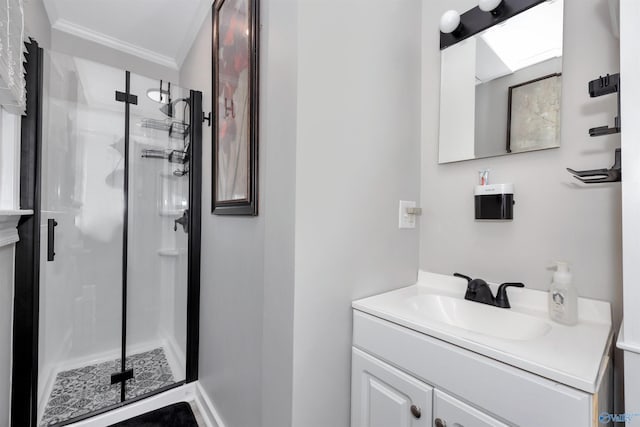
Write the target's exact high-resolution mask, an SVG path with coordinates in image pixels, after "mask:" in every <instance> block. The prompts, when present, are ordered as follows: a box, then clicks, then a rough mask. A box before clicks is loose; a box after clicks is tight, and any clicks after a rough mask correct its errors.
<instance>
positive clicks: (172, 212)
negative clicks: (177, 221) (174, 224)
mask: <svg viewBox="0 0 640 427" xmlns="http://www.w3.org/2000/svg"><path fill="white" fill-rule="evenodd" d="M159 214H160V216H182V215H183V214H184V209H161V210H160V212H159Z"/></svg>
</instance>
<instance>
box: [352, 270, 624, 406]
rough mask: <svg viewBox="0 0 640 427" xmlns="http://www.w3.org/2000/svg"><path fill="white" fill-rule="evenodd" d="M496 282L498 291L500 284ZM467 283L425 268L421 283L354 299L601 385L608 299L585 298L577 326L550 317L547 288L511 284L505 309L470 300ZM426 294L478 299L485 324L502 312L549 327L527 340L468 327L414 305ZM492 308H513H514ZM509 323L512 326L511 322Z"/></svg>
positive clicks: (496, 353)
mask: <svg viewBox="0 0 640 427" xmlns="http://www.w3.org/2000/svg"><path fill="white" fill-rule="evenodd" d="M490 285H491V288H492V291H493V293H494V295H495V292H496V289H497V286H496V285H495V284H490ZM466 287H467V282H466V280H464V279H459V278H456V277H453V276H445V275H440V274H434V273H428V272H424V271H420V273H419V275H418V282H417V283H416V284H415V285H412V286H409V287H406V288H402V289H398V290H395V291H391V292H387V293H384V294H380V295H376V296H372V297H369V298H364V299H360V300H357V301H354V302H353V304H352V306H353V308H354V309H356V310H360V311H363V312H365V313H369V314H371V315H374V316H377V317H380V318H382V319H385V320H388V321H390V322H393V323H396V324H398V325H402V326H405V327H407V328H410V329H412V330H415V331H418V332H421V333H424V334H426V335H429V336H432V337H434V338H438V339H441V340H443V341H446V342H449V343H451V344H454V345H457V346H460V347H463V348H465V349H468V350H471V351H474V352H476V353H479V354H482V355H484V356H487V357H490V358H492V359H495V360H498V361H501V362H504V363H507V364H509V365H512V366H515V367H517V368H520V369H523V370H526V371H529V372H532V373H534V374H537V375H540V376H542V377H545V378H548V379H551V380H553V381H557V382H559V383H562V384H565V385H568V386H571V387H575V388H577V389H580V390H583V391H586V392H588V393H594V392H595V391H596V390H597V387H598V385H599V384H598V383H599V380H600V377H599V371H600V366H601V364H602V362H603V360H604V357H605V356H607V355H606V354H605V353H606V352H608V351H609V347H610V345H611V337H612V334H611V308H610V304H609V303H608V302H604V301H597V300H591V299H586V298H579V302H578V316H579V322H578V324H577V325H575V326H565V325H561V324H559V323H556V322H553V321H552V320H550V319H549V317H548V312H547V295H548V293H547V292H543V291H537V290H532V289H527V288H524V289H518V288H509V289H508V295H509V300H510V302H511V309H504V308H497V307H493V306H489V305H486V304H481V303H476V302H467V301H465V300H464V294H465V291H466ZM424 295H440V296H445V297H448V298H449V299H450V298H456V299H459V300H461V302H462V304H461V306H464V304H474V306H472V308H473V315H474V316H476V317H477V318H478V319H479V323H482V319H481V318H482V317H483V315H486V317H496V316H495V315H497V316H498V317H499V316H502V315H503V314H504V315H506V316H508V315H509V314H513V315H514V316H520V317H521V318H523V319H527V318H534V319H532V320H534V321H535V323H536V324H537V325H543V328H542V329H540V328H539V327H538V328H537V329H535V330H534V331H533V332H532V333H531V336H526V338H521V339H517V338H516V339H514V338H509V334H508V333H506V334H504V336H496V335H493V334H483V333H479V332H477V331H473V330H468V329H463V328H461V327H459V326H453V325H451V324H448V323H446V322H444V321H438V320H434V318H433V317H432V316H429V315H428V314H427V313H424V312H421V311H420V309H419V307H416V305H415V304H412V301H414V300H416V298H415V297H416V296H424ZM475 304H477V306H476V305H475ZM467 307H468V305H467ZM492 310H511V313H499V312H492ZM523 316H524V317H523ZM529 316H530V317H529ZM505 328H507V329H508V326H505ZM516 332H517V331H516ZM498 335H499V334H498ZM525 335H526V334H525Z"/></svg>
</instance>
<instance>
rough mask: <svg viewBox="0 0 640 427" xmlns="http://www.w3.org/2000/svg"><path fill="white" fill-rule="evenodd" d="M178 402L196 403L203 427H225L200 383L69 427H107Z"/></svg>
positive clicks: (190, 384)
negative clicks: (203, 423)
mask: <svg viewBox="0 0 640 427" xmlns="http://www.w3.org/2000/svg"><path fill="white" fill-rule="evenodd" d="M178 402H195V404H196V408H197V409H198V411H199V412H200V415H201V416H202V419H203V421H204V422H205V424H206V426H203V427H225V426H224V424H222V423H221V422H220V421H219V420H220V417H219V415H218V413H217V412H216V410H215V408H214V406H213V404H211V400H210V399H209V398H208V396H207V395H206V392H205V391H204V390H203V389H202V387H201V386H200V384H199V383H198V382H195V383H189V384H185V385H183V386H180V387H176V388H174V389H171V390H167V391H165V392H164V393H160V394H158V395H156V396H152V397H148V398H146V399H144V400H141V401H139V402H135V403H131V404H129V405H126V406H123V407H122V408H118V409H114V410H113V411H110V412H108V413H105V414H101V415H96V416H95V417H92V418H89V419H87V420H84V421H80V422H77V423H74V424H70V425H69V427H105V426H108V425H111V424H115V423H119V422H121V421H124V420H128V419H129V418H133V417H136V416H138V415H142V414H144V413H147V412H150V411H153V410H155V409H159V408H162V407H164V406H167V405H171V404H174V403H178Z"/></svg>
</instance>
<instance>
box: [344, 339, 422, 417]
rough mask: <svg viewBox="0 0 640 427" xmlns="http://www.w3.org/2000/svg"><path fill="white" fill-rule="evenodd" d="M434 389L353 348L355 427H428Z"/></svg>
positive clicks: (352, 391) (352, 393) (352, 413)
mask: <svg viewBox="0 0 640 427" xmlns="http://www.w3.org/2000/svg"><path fill="white" fill-rule="evenodd" d="M432 396H433V388H431V387H430V386H428V385H427V384H425V383H423V382H421V381H419V380H417V379H415V378H413V377H411V376H409V375H407V374H405V373H404V372H401V371H399V370H398V369H396V368H394V367H392V366H390V365H387V364H386V363H384V362H382V361H380V360H378V359H376V358H375V357H372V356H370V355H368V354H367V353H364V352H362V351H360V350H358V349H357V348H353V364H352V381H351V427H428V426H430V425H431V420H432V418H431V406H432Z"/></svg>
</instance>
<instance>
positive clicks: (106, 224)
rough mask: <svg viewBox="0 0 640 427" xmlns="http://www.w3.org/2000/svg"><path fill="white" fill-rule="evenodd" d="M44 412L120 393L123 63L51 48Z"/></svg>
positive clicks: (114, 398)
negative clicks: (114, 379) (118, 95)
mask: <svg viewBox="0 0 640 427" xmlns="http://www.w3.org/2000/svg"><path fill="white" fill-rule="evenodd" d="M44 65H45V70H44V76H45V80H44V91H45V93H44V96H43V101H44V102H43V132H42V134H43V141H42V149H43V151H42V174H41V194H42V195H41V197H42V201H41V206H42V222H41V233H40V235H41V256H40V310H39V312H40V319H39V366H38V414H39V420H41V422H40V425H42V426H48V425H53V424H56V423H59V422H64V421H66V420H68V419H71V418H74V417H77V416H82V415H84V414H87V413H90V412H94V411H97V410H100V409H103V408H106V407H108V406H111V405H115V404H117V403H119V402H120V386H119V384H113V385H112V384H111V382H110V375H111V374H112V373H113V372H115V370H116V367H117V364H118V358H119V357H120V351H119V349H120V343H121V301H122V287H121V286H120V284H121V282H122V271H123V259H122V249H123V244H124V241H123V224H124V216H123V209H124V196H123V195H124V192H123V188H124V187H123V186H124V139H125V138H124V136H125V135H124V126H123V123H124V119H125V117H124V110H123V108H122V106H121V105H120V104H118V103H115V102H114V99H113V98H114V88H115V87H121V86H122V85H123V72H122V71H121V70H118V69H114V68H111V67H107V66H104V65H101V64H97V63H94V62H91V61H86V60H82V59H78V58H74V57H71V56H67V55H62V54H57V53H53V52H48V53H47V54H46V55H45V61H44Z"/></svg>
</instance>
